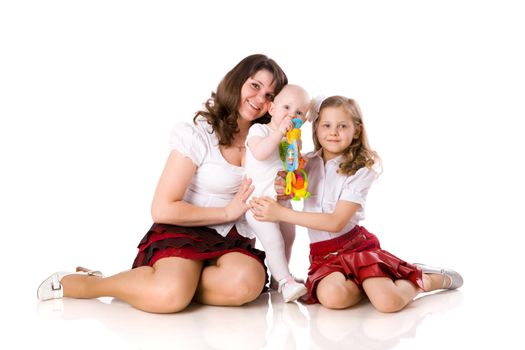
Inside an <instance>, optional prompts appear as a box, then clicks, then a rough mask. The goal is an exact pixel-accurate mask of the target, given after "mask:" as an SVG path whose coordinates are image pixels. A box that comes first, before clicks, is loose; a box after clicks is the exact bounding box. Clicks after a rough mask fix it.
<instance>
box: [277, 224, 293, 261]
mask: <svg viewBox="0 0 525 350" xmlns="http://www.w3.org/2000/svg"><path fill="white" fill-rule="evenodd" d="M279 228H280V229H281V233H282V235H283V240H284V254H285V255H286V261H288V263H290V258H291V256H292V246H293V242H294V241H295V225H293V224H289V223H287V222H281V223H279Z"/></svg>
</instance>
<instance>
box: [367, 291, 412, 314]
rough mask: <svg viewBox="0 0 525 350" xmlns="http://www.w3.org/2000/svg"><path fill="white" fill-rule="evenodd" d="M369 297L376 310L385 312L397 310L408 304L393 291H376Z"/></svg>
mask: <svg viewBox="0 0 525 350" xmlns="http://www.w3.org/2000/svg"><path fill="white" fill-rule="evenodd" d="M369 299H370V302H371V303H372V305H374V307H375V308H376V309H377V310H378V311H380V312H385V313H392V312H397V311H399V310H401V309H403V308H404V307H405V306H406V305H407V304H408V302H407V301H406V300H405V299H404V298H403V297H402V296H400V295H398V294H395V293H378V294H376V295H374V296H373V297H370V296H369Z"/></svg>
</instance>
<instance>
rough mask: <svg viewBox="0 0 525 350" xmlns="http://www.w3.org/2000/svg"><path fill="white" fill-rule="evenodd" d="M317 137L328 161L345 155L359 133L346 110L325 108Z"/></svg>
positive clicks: (320, 119) (316, 132)
mask: <svg viewBox="0 0 525 350" xmlns="http://www.w3.org/2000/svg"><path fill="white" fill-rule="evenodd" d="M315 135H316V137H317V139H318V140H319V144H320V145H321V147H323V158H324V160H325V161H327V160H330V159H332V158H335V157H337V156H339V155H341V154H343V152H344V150H345V149H346V148H347V147H348V146H350V144H351V143H352V141H353V140H354V138H355V137H356V135H357V133H356V128H355V125H354V122H353V121H352V117H351V116H350V113H348V111H346V109H344V108H343V107H325V108H323V109H322V110H321V113H320V114H319V124H317V129H316V130H315Z"/></svg>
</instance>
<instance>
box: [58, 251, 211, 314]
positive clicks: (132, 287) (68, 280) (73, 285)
mask: <svg viewBox="0 0 525 350" xmlns="http://www.w3.org/2000/svg"><path fill="white" fill-rule="evenodd" d="M202 265H203V263H202V262H201V261H197V260H189V259H183V258H176V257H171V258H163V259H160V260H159V261H157V262H156V263H155V264H154V265H153V266H152V267H150V266H141V267H138V268H135V269H132V270H129V271H125V272H121V273H119V274H116V275H113V276H110V277H106V278H100V277H95V276H83V275H68V276H65V277H64V278H63V279H62V281H61V283H62V286H63V288H64V296H65V297H72V298H98V297H103V296H110V297H116V298H118V299H121V300H123V301H125V302H127V303H129V304H130V305H132V306H134V307H136V308H137V309H140V310H143V311H147V312H155V313H172V312H177V311H181V310H183V309H185V308H186V306H188V304H189V303H190V302H191V300H192V298H193V296H194V294H195V290H196V288H197V285H198V283H199V277H200V274H201V270H202Z"/></svg>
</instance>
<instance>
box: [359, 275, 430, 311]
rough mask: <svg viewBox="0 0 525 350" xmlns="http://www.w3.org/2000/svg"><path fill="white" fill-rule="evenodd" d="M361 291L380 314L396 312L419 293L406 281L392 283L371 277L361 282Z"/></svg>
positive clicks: (389, 280)
mask: <svg viewBox="0 0 525 350" xmlns="http://www.w3.org/2000/svg"><path fill="white" fill-rule="evenodd" d="M363 289H364V291H365V293H366V295H367V296H368V298H369V299H370V302H371V303H372V305H374V307H375V308H376V309H377V310H378V311H381V312H397V311H399V310H401V309H403V308H404V307H405V306H407V305H408V304H409V303H410V302H411V301H412V300H414V298H415V297H416V295H418V294H419V293H420V292H421V289H419V288H418V287H417V286H416V285H414V284H413V283H412V282H410V281H408V280H396V281H392V280H391V279H390V278H387V277H371V278H367V279H365V280H364V281H363Z"/></svg>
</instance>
